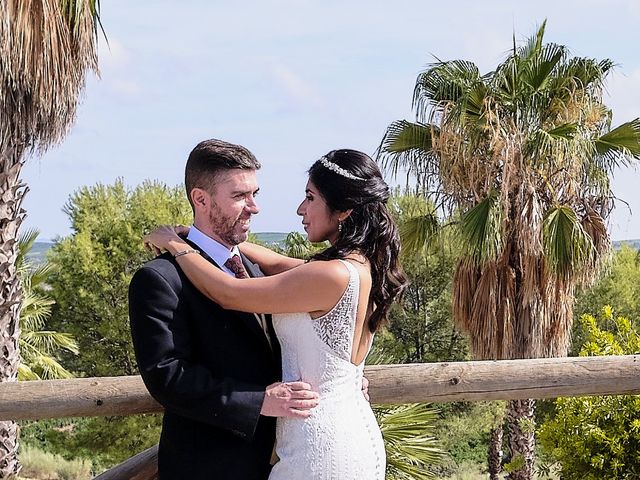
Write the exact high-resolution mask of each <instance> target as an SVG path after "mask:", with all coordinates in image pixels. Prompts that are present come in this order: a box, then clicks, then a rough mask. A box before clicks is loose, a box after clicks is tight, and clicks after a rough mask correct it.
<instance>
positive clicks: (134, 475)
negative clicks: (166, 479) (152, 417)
mask: <svg viewBox="0 0 640 480" xmlns="http://www.w3.org/2000/svg"><path fill="white" fill-rule="evenodd" d="M157 477H158V445H154V446H153V447H151V448H147V449H146V450H145V451H143V452H140V453H139V454H137V455H135V456H133V457H131V458H129V459H127V460H125V461H124V462H122V463H121V464H119V465H116V466H115V467H113V468H111V469H109V470H107V471H106V472H104V473H101V474H100V475H98V476H97V477H94V480H155V479H156V478H157Z"/></svg>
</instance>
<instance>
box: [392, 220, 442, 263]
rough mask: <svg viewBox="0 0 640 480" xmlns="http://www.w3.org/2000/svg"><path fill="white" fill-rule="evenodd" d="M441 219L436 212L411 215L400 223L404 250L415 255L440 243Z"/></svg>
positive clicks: (407, 253) (404, 252)
mask: <svg viewBox="0 0 640 480" xmlns="http://www.w3.org/2000/svg"><path fill="white" fill-rule="evenodd" d="M440 228H441V227H440V220H439V219H438V217H437V215H436V214H435V212H431V213H427V214H424V215H420V216H415V217H410V218H408V219H406V220H404V221H403V222H402V223H400V225H399V232H400V239H401V241H402V252H403V254H406V255H415V254H416V253H420V252H424V251H425V250H426V249H429V248H434V247H437V246H438V245H439V244H440V241H439V240H440Z"/></svg>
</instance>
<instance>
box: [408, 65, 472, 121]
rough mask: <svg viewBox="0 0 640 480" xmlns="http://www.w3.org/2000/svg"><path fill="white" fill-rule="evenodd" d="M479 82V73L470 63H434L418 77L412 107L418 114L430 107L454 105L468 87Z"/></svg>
mask: <svg viewBox="0 0 640 480" xmlns="http://www.w3.org/2000/svg"><path fill="white" fill-rule="evenodd" d="M480 80H481V77H480V71H479V70H478V67H477V66H476V65H475V64H473V63H472V62H468V61H466V60H451V61H448V62H437V63H434V64H432V65H430V66H429V68H428V69H427V70H426V71H424V72H422V73H421V74H420V75H418V79H417V80H416V86H415V89H414V91H413V106H414V107H415V108H416V109H417V110H418V112H419V113H420V112H426V111H428V110H429V107H431V106H438V107H442V105H444V104H447V103H455V102H456V101H458V100H459V99H460V97H462V96H463V95H464V93H465V92H466V91H467V89H468V87H469V86H470V85H472V84H476V83H477V82H478V81H480ZM425 119H426V118H425Z"/></svg>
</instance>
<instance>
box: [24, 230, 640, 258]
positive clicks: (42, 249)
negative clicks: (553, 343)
mask: <svg viewBox="0 0 640 480" xmlns="http://www.w3.org/2000/svg"><path fill="white" fill-rule="evenodd" d="M255 235H256V236H257V237H258V239H259V240H260V241H261V242H264V243H266V244H272V243H280V242H282V241H283V240H284V239H285V238H286V236H287V233H283V232H257V233H256V234H255ZM623 244H627V245H629V246H631V247H633V248H635V249H636V250H640V238H637V239H635V240H619V241H616V242H613V247H614V248H620V247H621V246H622V245H623ZM51 245H53V243H51V242H35V243H34V244H33V248H32V249H31V252H30V253H29V255H28V257H29V260H30V261H32V262H34V263H40V262H42V261H43V260H44V259H45V256H46V253H47V250H49V248H51Z"/></svg>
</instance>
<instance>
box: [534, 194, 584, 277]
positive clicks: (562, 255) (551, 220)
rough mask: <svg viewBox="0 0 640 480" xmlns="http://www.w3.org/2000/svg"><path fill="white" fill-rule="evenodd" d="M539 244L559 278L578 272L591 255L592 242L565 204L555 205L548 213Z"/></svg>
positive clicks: (574, 214) (548, 263) (571, 210)
mask: <svg viewBox="0 0 640 480" xmlns="http://www.w3.org/2000/svg"><path fill="white" fill-rule="evenodd" d="M542 242H543V248H544V253H545V260H546V263H547V265H549V266H550V267H551V269H552V270H553V271H555V272H556V273H557V274H559V275H560V276H566V275H570V274H572V273H574V272H577V271H578V270H579V269H580V268H582V267H583V266H584V265H585V263H586V261H587V259H588V258H589V257H590V256H591V255H592V254H593V252H592V250H593V243H592V241H591V239H590V238H589V236H588V235H587V233H586V232H585V231H584V228H583V227H582V224H581V223H580V221H579V219H578V217H577V215H576V213H575V212H574V211H573V209H572V208H571V207H569V206H567V205H558V206H556V207H554V208H552V209H550V210H549V211H548V212H547V214H546V215H545V218H544V221H543V227H542Z"/></svg>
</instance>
